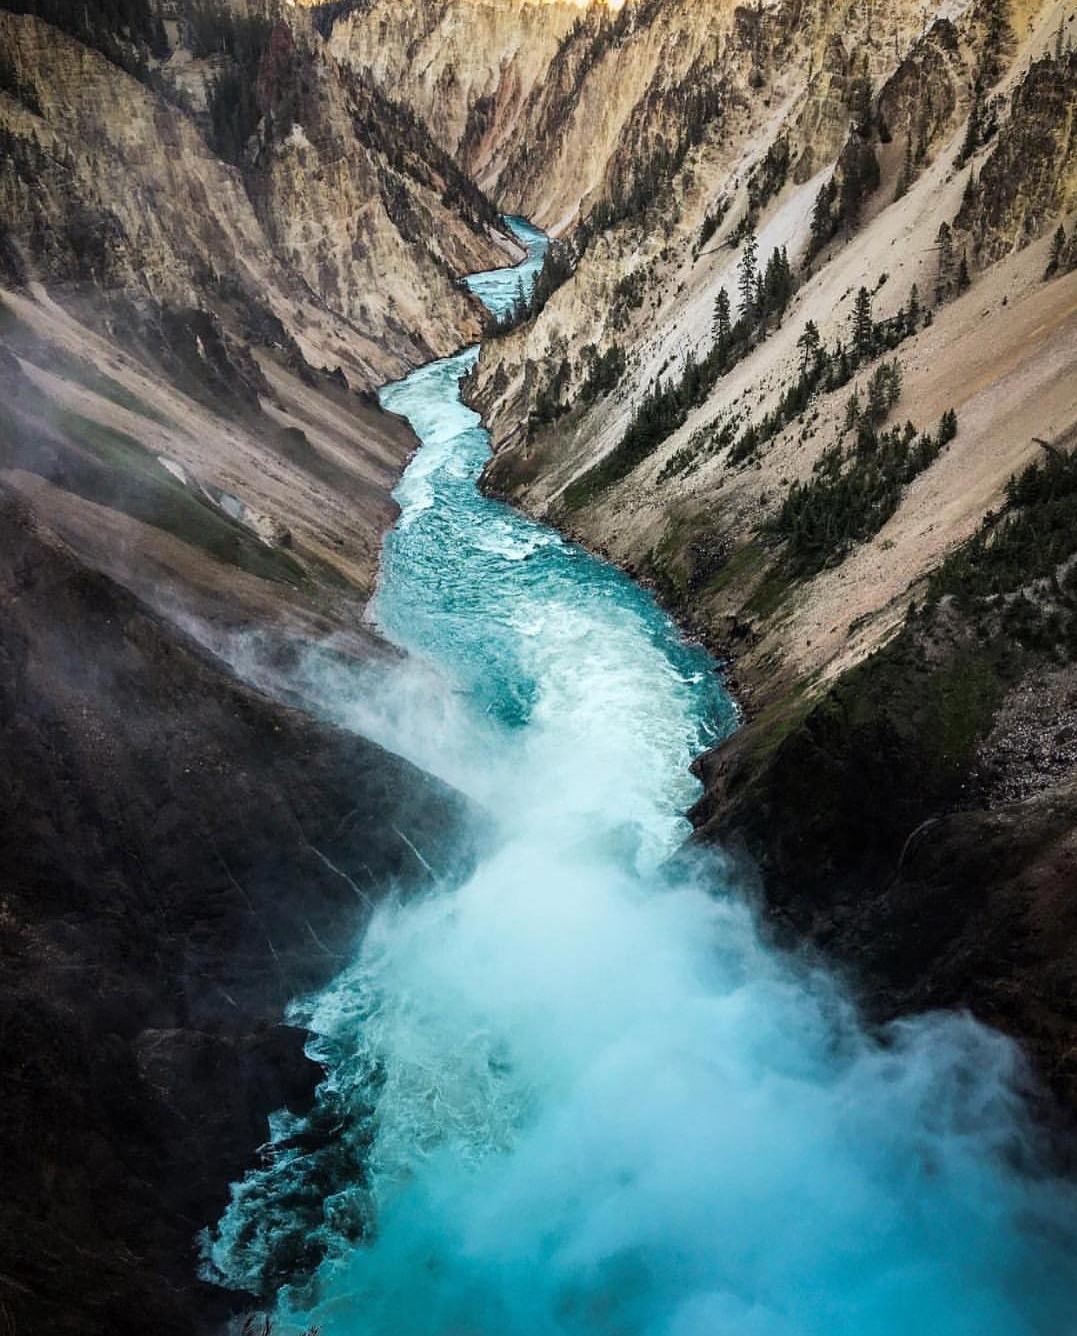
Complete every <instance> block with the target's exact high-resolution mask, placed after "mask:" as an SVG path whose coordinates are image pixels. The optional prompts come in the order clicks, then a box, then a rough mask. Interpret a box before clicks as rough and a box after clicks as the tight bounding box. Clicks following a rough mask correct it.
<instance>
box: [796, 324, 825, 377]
mask: <svg viewBox="0 0 1077 1336" xmlns="http://www.w3.org/2000/svg"><path fill="white" fill-rule="evenodd" d="M797 347H798V348H799V349H800V374H801V375H802V376H806V375H807V374H808V370H809V368H811V367H813V366H814V365H815V363H816V361H817V359H818V357H819V354H820V352H821V351H822V348H823V340H822V339H821V338H820V336H819V326H818V325H817V324H816V323H815V321H814V320H809V321H808V323H807V324H806V325H805V326H804V333H803V334H801V336H800V338H799V339H797Z"/></svg>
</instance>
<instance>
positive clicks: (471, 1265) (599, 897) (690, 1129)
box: [206, 234, 1077, 1336]
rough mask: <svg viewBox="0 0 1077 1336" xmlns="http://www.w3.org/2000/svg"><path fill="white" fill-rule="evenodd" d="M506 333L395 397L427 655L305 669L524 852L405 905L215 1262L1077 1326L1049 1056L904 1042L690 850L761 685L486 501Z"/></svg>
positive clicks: (561, 1294) (692, 1314)
mask: <svg viewBox="0 0 1077 1336" xmlns="http://www.w3.org/2000/svg"><path fill="white" fill-rule="evenodd" d="M527 239H528V241H529V244H531V245H532V247H538V246H539V244H540V243H539V242H538V241H536V240H535V237H534V235H533V234H532V235H530V236H529V237H527ZM532 261H534V255H533V256H532ZM532 272H533V271H532ZM498 284H499V288H498V290H500V291H503V292H505V293H511V292H513V291H514V290H515V284H514V282H513V281H509V280H508V279H506V277H505V276H504V275H501V276H499V278H498ZM476 286H477V288H478V289H479V290H480V291H485V292H486V293H487V297H488V299H489V300H491V301H495V300H496V298H495V297H490V296H489V293H490V292H492V291H493V288H491V287H487V288H486V289H483V284H482V281H481V280H478V281H477V282H476ZM474 356H475V354H474V352H473V351H472V352H469V353H465V354H462V355H461V356H460V357H458V358H455V359H450V360H448V361H446V362H442V363H438V364H436V365H434V366H432V367H427V368H424V369H423V370H421V371H419V372H416V373H415V375H413V376H412V377H410V378H409V379H408V380H407V381H405V382H403V383H402V384H400V385H398V386H392V387H389V388H388V389H387V390H386V391H385V392H384V394H383V400H384V402H385V404H386V406H387V407H388V408H390V409H392V410H393V411H396V412H401V413H404V414H405V415H407V416H408V417H409V418H410V419H411V421H412V422H413V424H414V425H415V427H416V430H417V431H418V433H419V435H420V437H421V438H422V440H423V442H424V445H423V449H422V450H421V451H420V452H419V454H418V455H417V457H416V459H415V461H414V462H413V464H412V466H411V468H410V470H409V472H408V474H407V476H406V477H405V479H404V480H403V482H402V484H401V486H400V489H399V492H398V500H399V501H400V504H401V508H402V515H401V520H400V523H399V524H398V526H397V527H396V529H395V530H394V532H393V533H392V534H391V535H390V537H389V539H388V540H387V543H386V548H385V554H384V563H383V580H382V586H381V590H380V593H379V597H378V600H377V606H376V614H377V618H378V621H379V623H380V625H381V626H382V628H383V629H384V631H385V632H386V633H387V634H388V635H389V636H390V638H392V639H394V640H395V641H396V642H397V643H398V644H400V645H401V646H403V647H404V648H406V649H407V650H409V651H410V655H411V657H410V659H409V661H408V662H406V663H404V664H403V665H400V666H390V667H384V666H382V667H379V668H369V669H366V670H364V671H363V672H361V673H358V674H357V673H356V670H355V669H354V668H352V667H349V666H348V665H347V664H344V663H341V662H340V661H337V660H334V659H332V658H331V657H329V656H326V655H322V654H316V653H312V655H311V656H310V658H309V659H308V661H307V663H306V664H305V665H304V666H303V668H302V670H301V672H302V674H303V676H304V681H303V683H302V687H303V691H304V694H305V695H307V696H308V697H309V696H310V695H311V694H313V695H315V696H316V697H317V698H319V699H320V700H321V701H322V702H323V705H324V709H325V711H326V713H327V714H328V715H330V716H331V717H333V718H335V719H336V720H337V721H338V722H340V723H343V724H344V725H346V726H348V727H351V728H354V729H356V730H358V731H361V732H363V733H365V734H367V735H369V736H372V737H374V738H375V739H376V740H378V741H381V742H383V743H384V744H385V745H387V746H389V747H392V748H393V749H394V750H397V751H399V752H400V753H401V754H404V755H406V756H408V757H410V758H411V759H413V760H415V761H416V762H418V763H419V764H420V765H423V766H424V767H426V768H427V769H429V770H431V771H432V772H434V773H436V774H439V775H441V776H442V777H444V778H446V779H447V780H449V781H450V782H452V783H453V784H455V785H456V786H457V787H459V788H460V789H461V790H462V791H464V792H465V793H467V794H469V795H470V796H471V797H473V798H474V799H475V800H476V802H477V803H479V804H481V805H482V807H483V808H484V809H485V810H486V811H487V812H488V813H489V814H490V815H491V819H492V821H493V823H494V830H493V833H492V835H491V837H490V839H489V844H488V853H487V856H486V857H485V858H484V860H483V861H482V863H481V865H480V866H479V868H478V869H477V871H475V873H474V874H473V875H471V876H469V877H468V878H466V879H465V880H463V881H461V880H460V879H459V878H456V879H454V878H453V877H452V875H451V872H450V870H448V869H445V874H446V875H445V884H444V886H443V888H442V889H441V890H440V891H439V892H437V893H434V894H429V895H426V896H423V897H420V898H412V899H408V900H403V899H400V898H395V897H393V896H392V895H391V894H390V895H389V896H388V898H386V899H385V900H384V901H383V903H382V904H381V905H380V906H379V908H378V909H377V911H376V912H375V914H374V916H373V919H372V921H371V923H370V925H369V928H368V930H367V931H366V934H365V936H364V938H363V941H362V942H361V944H360V945H359V947H358V949H357V954H356V959H355V960H354V962H353V963H352V964H351V965H350V967H349V968H348V969H347V970H345V971H344V972H343V973H342V974H341V976H340V977H339V978H338V979H337V980H336V981H335V983H334V984H333V985H332V986H331V987H329V988H328V989H326V990H325V992H323V993H322V994H320V995H318V996H317V997H314V998H311V999H307V1000H305V1001H303V1002H300V1003H297V1005H296V1008H295V1017H296V1019H297V1020H299V1021H300V1022H302V1023H303V1024H306V1025H308V1026H309V1027H310V1029H311V1030H312V1031H313V1032H314V1034H315V1035H316V1036H317V1037H316V1039H315V1040H314V1041H313V1045H312V1051H313V1053H314V1054H315V1056H317V1057H318V1058H319V1059H320V1060H321V1061H323V1062H324V1063H325V1066H326V1069H327V1072H328V1079H327V1082H326V1085H325V1087H324V1088H323V1090H322V1092H321V1095H320V1099H319V1105H318V1108H317V1109H316V1111H315V1114H314V1115H313V1116H312V1118H311V1119H307V1120H293V1119H288V1118H285V1117H282V1118H280V1119H278V1121H277V1124H276V1128H275V1131H276V1139H277V1148H276V1151H275V1152H274V1154H273V1155H272V1157H271V1158H270V1160H269V1162H268V1163H267V1165H266V1166H265V1167H264V1168H263V1169H261V1170H259V1171H258V1172H256V1173H253V1174H251V1175H249V1176H248V1178H247V1179H246V1180H244V1182H243V1183H241V1184H237V1185H236V1187H235V1190H234V1193H233V1202H232V1206H231V1208H230V1210H229V1211H228V1213H227V1214H226V1216H225V1218H224V1219H223V1221H222V1222H221V1225H220V1228H219V1230H218V1231H217V1233H216V1234H215V1236H214V1237H213V1238H212V1239H209V1240H207V1244H206V1256H207V1267H208V1274H210V1275H212V1276H214V1277H215V1278H217V1279H218V1280H220V1281H221V1282H223V1283H228V1284H233V1285H236V1286H246V1287H249V1288H252V1289H254V1290H255V1291H257V1292H262V1293H265V1294H267V1295H270V1296H272V1298H273V1299H274V1300H275V1303H276V1310H277V1319H278V1322H279V1323H280V1326H281V1328H282V1330H284V1331H290V1330H296V1331H298V1330H302V1329H303V1328H304V1327H305V1326H307V1325H309V1324H317V1325H318V1326H319V1328H320V1330H321V1332H322V1333H323V1336H358V1334H359V1333H363V1334H364V1336H367V1334H369V1336H464V1334H465V1333H466V1334H467V1336H912V1333H920V1332H924V1333H931V1336H1032V1334H1033V1333H1043V1336H1048V1333H1049V1334H1050V1336H1060V1334H1061V1333H1065V1332H1068V1331H1072V1330H1074V1329H1075V1325H1077V1319H1075V1316H1074V1315H1075V1314H1077V1302H1075V1301H1077V1275H1075V1269H1074V1261H1075V1259H1077V1198H1075V1195H1074V1192H1073V1189H1072V1188H1071V1186H1069V1185H1067V1184H1066V1183H1064V1182H1061V1181H1058V1180H1055V1179H1053V1178H1051V1177H1050V1175H1048V1174H1047V1173H1046V1172H1045V1171H1044V1170H1043V1169H1042V1167H1041V1165H1040V1161H1039V1158H1038V1152H1037V1146H1036V1138H1035V1134H1034V1132H1033V1131H1032V1129H1031V1127H1030V1125H1029V1123H1028V1119H1027V1114H1026V1111H1025V1108H1024V1106H1023V1104H1022V1100H1021V1097H1020V1095H1019V1093H1018V1090H1019V1087H1020V1085H1021V1083H1022V1081H1023V1080H1024V1076H1025V1073H1024V1069H1023V1063H1022V1061H1021V1058H1020V1055H1019V1054H1018V1052H1017V1051H1016V1049H1015V1048H1014V1047H1013V1046H1012V1045H1011V1044H1010V1043H1008V1042H1007V1041H1006V1040H1004V1039H1003V1038H1001V1037H1000V1036H998V1035H996V1034H993V1033H991V1032H989V1031H987V1030H984V1029H983V1028H981V1027H979V1026H978V1025H976V1024H975V1023H974V1022H972V1021H971V1020H970V1019H968V1018H967V1017H961V1016H935V1017H926V1018H921V1019H917V1020H910V1021H907V1022H904V1023H902V1024H900V1025H896V1026H894V1027H892V1028H891V1029H890V1030H889V1032H888V1033H887V1034H885V1035H884V1036H881V1037H878V1036H869V1035H868V1034H866V1033H865V1032H864V1030H863V1029H862V1027H861V1026H860V1025H859V1023H858V1020H857V1017H856V1014H855V1010H854V1008H853V1007H852V1005H851V1003H850V1001H849V999H848V997H847V995H846V993H845V992H844V990H843V988H842V986H841V984H840V983H839V982H838V981H837V980H835V979H834V978H832V977H831V976H830V975H828V974H827V973H825V972H823V971H822V970H820V969H817V968H812V967H811V966H810V965H808V964H806V963H804V962H797V961H793V960H790V959H787V958H785V957H782V956H780V955H778V954H777V953H775V952H773V951H772V950H770V949H768V948H767V947H765V946H764V945H763V944H762V943H761V941H760V939H759V936H758V934H757V933H756V930H755V927H754V924H753V919H752V914H751V912H750V910H749V908H748V906H747V904H746V901H745V898H744V897H743V895H742V894H741V893H740V892H739V891H738V889H737V888H736V887H735V886H733V885H731V884H730V883H729V880H728V878H727V875H726V872H725V869H724V866H723V864H722V863H721V861H720V859H718V858H714V859H710V860H706V859H702V858H701V859H700V861H699V863H698V865H696V866H694V867H692V866H690V865H688V864H686V863H685V862H684V861H682V860H678V861H677V863H676V870H675V871H674V870H673V866H672V865H670V864H669V863H668V862H667V861H666V860H667V859H668V856H669V855H670V854H671V853H673V852H674V850H676V849H677V847H678V845H679V844H680V842H681V841H682V840H683V838H684V835H685V834H686V832H687V825H686V823H685V821H684V819H683V816H682V813H683V812H684V811H685V810H686V808H687V807H688V806H689V805H690V803H691V802H692V801H694V799H695V798H696V797H697V796H698V792H699V789H698V785H697V783H696V781H695V780H694V779H693V778H692V776H691V774H690V772H689V764H690V761H691V759H692V757H693V756H694V755H695V754H697V753H698V752H699V751H700V750H701V749H702V748H703V747H705V746H706V745H708V744H709V743H712V742H713V741H714V740H715V739H716V738H717V737H719V736H720V735H721V734H722V733H723V732H724V731H726V730H728V729H729V728H730V727H731V726H732V725H733V722H734V713H733V708H732V705H731V703H730V702H729V700H728V698H727V697H726V696H725V694H724V693H723V691H722V690H721V686H720V682H719V680H718V678H717V677H716V675H715V671H714V665H713V664H711V663H710V662H709V660H708V659H707V658H706V656H705V655H704V654H703V653H702V651H701V650H699V649H698V648H695V647H693V646H690V645H687V644H685V643H684V642H683V640H682V639H681V638H680V637H679V636H678V634H677V632H676V629H675V628H674V627H673V626H672V625H671V624H670V622H669V621H668V620H667V619H666V618H665V616H664V615H663V614H662V613H661V611H660V610H659V609H658V608H657V606H656V605H655V604H654V603H653V601H652V600H651V599H650V598H649V596H647V595H646V594H645V593H643V592H642V591H641V590H639V589H638V588H636V587H635V586H634V585H632V584H631V583H630V582H629V581H628V580H626V579H625V578H624V577H623V576H621V575H620V574H619V573H618V572H616V571H615V570H613V569H611V568H610V567H608V566H606V565H604V564H602V563H599V562H596V561H594V560H593V559H592V558H591V557H589V556H588V555H587V554H585V553H583V552H581V551H580V550H579V549H577V548H575V547H573V546H572V545H571V544H568V543H565V542H563V541H562V540H561V539H560V538H558V537H557V536H556V535H554V534H552V533H551V532H550V531H548V530H545V529H543V528H541V527H540V526H536V525H534V524H533V523H531V522H530V521H528V520H527V519H525V518H524V517H522V516H519V515H516V514H515V513H513V512H512V511H510V510H508V509H507V508H505V507H503V506H500V505H497V504H496V503H494V502H491V501H489V500H487V499H485V498H483V497H482V496H481V494H480V493H479V491H478V489H477V487H476V480H477V478H478V475H479V472H480V471H481V468H482V466H483V464H484V462H485V460H486V459H487V458H488V454H489V442H488V439H487V437H486V434H485V433H484V432H483V431H482V430H481V426H480V424H479V422H478V419H477V417H476V416H475V415H474V414H473V413H471V412H470V410H468V409H467V408H466V407H465V406H464V405H463V404H462V403H461V402H460V400H459V396H458V393H457V385H458V382H459V379H460V377H461V376H462V375H463V374H464V373H465V372H466V371H467V370H468V369H469V367H470V366H471V365H472V363H473V360H474ZM420 852H421V855H422V857H423V858H424V859H426V860H429V861H430V862H431V864H432V865H433V866H434V867H435V868H437V867H438V862H437V855H438V851H436V850H423V851H420Z"/></svg>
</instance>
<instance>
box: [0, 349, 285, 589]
mask: <svg viewBox="0 0 1077 1336" xmlns="http://www.w3.org/2000/svg"><path fill="white" fill-rule="evenodd" d="M13 401H14V402H13ZM16 403H17V407H16V406H15V405H16ZM0 442H2V456H3V457H4V458H5V459H6V461H7V462H8V463H10V464H11V465H13V466H15V467H19V468H23V469H26V470H27V471H29V472H33V473H36V474H38V475H39V476H41V477H44V478H47V479H48V480H49V481H50V482H52V483H54V484H55V485H56V486H57V487H60V488H63V489H64V490H65V491H69V492H72V493H74V494H75V495H76V496H81V497H83V498H84V499H86V500H87V501H92V502H94V503H96V504H97V505H101V506H106V507H108V508H109V509H112V510H116V511H119V512H120V513H122V514H125V515H129V516H130V517H131V518H132V519H135V520H139V521H140V522H142V523H144V524H148V525H151V526H152V527H153V528H156V529H160V530H161V532H163V533H167V534H171V535H172V536H173V537H174V538H178V539H179V540H180V541H181V542H184V543H187V544H188V545H189V546H190V547H193V548H196V549H198V550H199V551H202V552H205V553H206V554H207V555H209V556H211V557H213V558H214V559H215V560H217V561H220V562H223V563H225V564H227V565H230V566H235V567H237V568H238V569H240V570H244V571H247V572H248V573H249V574H251V575H255V576H258V577H259V578H260V579H264V580H273V581H277V582H280V583H288V584H302V583H305V582H306V581H307V578H308V577H307V574H306V572H305V570H304V568H303V567H302V566H301V565H300V563H299V562H298V561H297V560H296V559H295V557H293V556H292V555H291V554H290V553H288V552H285V551H282V550H281V549H279V548H271V547H267V546H266V545H265V544H264V543H262V542H261V541H260V540H259V539H258V538H256V537H255V536H254V535H253V534H252V533H250V531H249V530H247V529H246V528H245V527H244V526H243V525H242V524H239V523H238V522H237V521H235V520H233V519H231V518H230V517H229V516H228V515H226V514H225V513H224V512H223V511H221V510H218V509H217V508H216V507H215V506H214V505H212V503H211V502H209V501H208V500H206V499H203V498H201V497H199V496H198V495H197V494H195V493H194V492H192V491H190V490H189V489H188V488H187V487H185V486H184V485H183V484H182V483H181V482H180V481H179V479H177V478H174V477H173V476H172V475H171V474H170V473H169V472H168V470H167V469H165V468H164V467H163V466H162V465H161V464H160V463H158V461H157V459H156V458H155V456H153V455H152V454H151V453H150V452H149V451H148V450H146V449H145V448H144V447H143V446H142V445H141V444H140V443H139V442H138V441H137V440H135V439H134V437H132V436H128V435H126V433H124V432H120V431H116V430H113V429H112V428H109V427H105V426H102V424H101V423H99V422H94V421H93V420H92V419H90V418H86V417H83V416H81V415H80V414H78V413H73V412H70V411H66V410H62V409H57V408H56V406H55V405H54V404H52V403H51V402H50V401H49V400H48V399H47V398H46V397H45V396H44V395H43V394H42V393H41V392H40V391H39V390H38V389H37V388H36V387H35V386H34V385H32V384H31V382H30V381H29V380H27V379H26V377H25V376H23V377H20V379H19V384H18V389H17V394H15V395H12V396H11V397H10V398H8V397H4V398H0Z"/></svg>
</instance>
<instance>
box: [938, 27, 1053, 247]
mask: <svg viewBox="0 0 1077 1336" xmlns="http://www.w3.org/2000/svg"><path fill="white" fill-rule="evenodd" d="M1075 202H1077V52H1073V51H1071V52H1070V53H1068V54H1067V55H1064V56H1062V57H1061V58H1058V59H1051V58H1046V59H1044V60H1040V61H1037V62H1036V64H1034V65H1033V66H1032V68H1031V69H1030V70H1029V72H1028V74H1027V75H1026V77H1025V78H1024V79H1023V80H1022V82H1021V83H1020V84H1019V85H1018V87H1017V89H1016V90H1015V92H1014V95H1013V106H1012V112H1011V116H1010V119H1009V121H1008V123H1007V124H1006V125H1005V126H1004V127H1003V129H1002V130H1001V131H1000V132H999V136H998V143H997V145H996V146H995V148H994V150H993V151H992V153H991V155H990V157H988V159H987V160H986V161H985V163H984V165H983V170H982V171H981V173H980V179H979V188H978V190H976V191H973V192H971V193H970V195H969V197H968V198H967V199H966V201H965V203H964V204H963V205H962V208H961V212H960V213H959V214H958V216H957V218H956V220H955V224H954V225H955V228H956V229H957V230H958V231H959V232H961V233H967V234H968V235H969V238H970V241H971V257H970V258H971V259H973V260H974V261H975V263H976V264H977V265H978V266H980V267H986V266H987V265H989V264H993V263H994V262H995V261H996V260H998V259H1000V258H1001V257H1002V256H1004V255H1008V254H1009V253H1010V252H1011V251H1012V250H1019V249H1020V248H1021V247H1022V246H1026V245H1028V244H1029V243H1030V242H1031V241H1035V240H1036V239H1037V238H1038V237H1040V236H1042V235H1043V234H1044V232H1045V231H1046V230H1047V229H1048V228H1049V227H1050V226H1051V225H1052V223H1053V222H1054V220H1056V219H1057V218H1058V217H1059V216H1060V215H1064V214H1066V213H1068V212H1069V211H1070V210H1071V209H1072V208H1073V206H1074V203H1075Z"/></svg>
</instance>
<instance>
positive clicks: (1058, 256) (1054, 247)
mask: <svg viewBox="0 0 1077 1336" xmlns="http://www.w3.org/2000/svg"><path fill="white" fill-rule="evenodd" d="M1065 251H1066V229H1065V228H1064V227H1063V226H1062V224H1061V223H1059V225H1058V231H1057V232H1056V233H1055V234H1054V236H1053V237H1052V238H1051V254H1050V256H1049V257H1048V260H1047V272H1046V273H1045V274H1044V278H1052V277H1053V276H1054V275H1055V274H1057V273H1058V271H1059V269H1060V268H1061V267H1062V256H1063V255H1064V254H1065Z"/></svg>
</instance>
